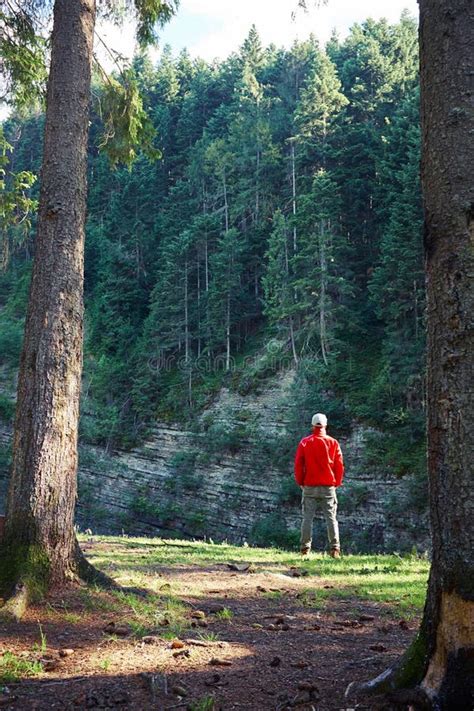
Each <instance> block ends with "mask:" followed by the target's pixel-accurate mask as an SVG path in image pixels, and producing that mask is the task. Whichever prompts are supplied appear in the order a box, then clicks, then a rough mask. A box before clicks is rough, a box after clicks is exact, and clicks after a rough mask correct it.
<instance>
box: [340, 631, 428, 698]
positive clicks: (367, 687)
mask: <svg viewBox="0 0 474 711" xmlns="http://www.w3.org/2000/svg"><path fill="white" fill-rule="evenodd" d="M425 667H426V644H425V641H424V637H423V635H422V634H421V632H419V633H418V635H417V637H416V638H415V639H414V641H413V642H412V644H411V646H410V647H409V648H408V649H407V651H406V652H405V654H404V655H403V656H402V657H401V658H400V659H399V660H398V661H397V662H396V663H395V664H394V665H393V666H392V667H389V668H388V669H386V670H385V671H384V672H382V674H379V676H377V677H376V678H375V679H371V680H370V681H365V682H355V681H353V682H352V683H351V684H349V686H348V687H347V689H346V693H345V698H346V699H352V698H354V697H359V696H375V695H387V696H388V697H390V698H391V700H393V701H395V702H397V697H398V698H400V693H409V694H410V695H411V697H412V700H413V702H414V703H415V708H420V709H423V708H430V706H431V704H430V705H429V706H426V703H427V702H429V699H428V696H427V695H426V693H425V692H424V691H423V690H422V689H419V688H418V687H417V684H418V683H419V682H420V681H421V680H422V678H423V673H424V670H425ZM422 699H423V700H422ZM423 704H425V705H424V706H423Z"/></svg>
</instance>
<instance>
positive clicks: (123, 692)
mask: <svg viewBox="0 0 474 711" xmlns="http://www.w3.org/2000/svg"><path fill="white" fill-rule="evenodd" d="M137 555H138V553H137ZM242 567H245V566H242ZM299 572H300V571H299V570H298V569H296V571H295V570H291V569H290V570H288V571H286V572H281V571H278V572H272V571H271V570H265V571H256V572H252V568H250V569H247V570H231V569H229V567H228V566H227V565H223V564H216V565H210V566H208V567H205V568H204V567H201V566H197V565H196V566H194V565H172V566H169V567H162V568H161V569H160V571H159V576H160V582H161V581H163V582H162V584H161V589H163V590H166V587H167V586H169V587H170V589H171V588H172V589H173V590H174V591H178V594H179V598H180V599H181V600H182V601H183V602H184V603H185V605H186V608H185V615H186V617H187V623H188V624H187V627H186V629H185V630H184V631H183V632H182V634H181V635H180V636H179V638H176V639H164V638H163V637H162V635H163V631H164V630H165V631H166V624H167V620H166V619H162V620H161V622H160V626H159V628H157V629H156V630H155V631H151V632H149V631H147V632H149V633H147V634H145V636H141V635H137V633H136V630H135V631H134V630H133V629H131V628H130V627H129V617H127V614H126V613H125V612H121V611H117V608H115V609H108V608H107V602H106V600H105V602H103V604H100V605H98V606H94V605H91V604H87V599H86V598H85V596H84V590H82V589H81V588H74V589H71V590H69V591H68V592H67V593H66V594H64V593H63V594H61V596H52V597H50V598H49V599H48V601H47V603H46V604H44V603H43V604H42V605H41V607H32V608H30V609H29V610H28V612H27V616H26V617H25V619H24V620H23V621H22V622H21V623H18V624H9V625H5V624H2V625H1V626H0V653H3V652H5V651H9V652H13V653H15V654H16V655H18V656H20V657H22V658H25V659H31V658H32V657H35V658H37V659H41V660H42V664H43V667H44V671H43V672H42V673H41V674H40V675H39V676H36V677H34V678H31V679H28V678H27V679H23V680H22V681H21V682H17V683H11V684H7V688H6V689H5V688H3V690H2V692H1V693H0V708H2V709H24V710H29V709H31V710H38V711H39V710H41V711H43V710H44V711H46V710H49V709H100V708H107V709H133V710H137V711H139V710H141V709H143V710H147V709H150V710H151V709H154V710H157V711H159V710H163V711H164V710H165V709H180V708H181V709H191V710H192V711H211V710H212V709H215V710H223V711H230V710H231V709H249V710H250V709H252V710H254V711H264V710H266V709H269V710H270V709H272V710H281V711H283V710H284V709H290V708H297V709H300V711H305V710H308V711H309V710H310V709H314V710H315V711H329V710H331V711H333V710H336V709H337V710H340V709H344V710H345V711H346V710H348V709H355V708H357V709H358V710H361V711H362V710H364V709H375V708H377V706H376V705H375V702H373V703H372V702H369V703H367V702H364V703H360V704H355V703H354V702H352V703H347V702H345V700H344V691H345V689H346V687H347V685H348V684H349V683H350V682H351V681H356V680H365V679H369V678H373V677H374V676H376V675H378V674H379V673H381V672H382V671H384V669H386V668H387V666H389V665H390V664H391V663H392V662H393V661H394V660H395V659H396V657H397V656H398V655H399V654H400V653H401V652H402V651H403V650H404V649H406V647H407V645H408V644H409V642H410V640H411V638H412V637H413V635H414V632H415V630H416V628H417V621H416V620H410V621H406V620H404V619H399V618H397V617H395V616H393V615H392V614H391V611H390V608H389V607H388V606H387V605H386V604H377V603H367V602H365V601H360V600H358V599H355V598H347V599H337V598H334V599H332V600H331V599H329V600H327V601H326V602H325V604H324V605H323V606H321V605H319V606H315V605H314V604H312V602H311V594H310V593H309V592H308V588H309V587H311V589H314V588H315V587H317V586H322V587H326V589H327V587H328V585H330V582H328V581H327V580H326V581H325V580H324V579H319V578H318V579H314V578H312V579H311V582H310V584H309V583H308V578H305V577H293V576H294V575H296V576H297V575H298V574H299ZM41 635H43V637H41ZM41 639H42V640H43V641H42V644H41Z"/></svg>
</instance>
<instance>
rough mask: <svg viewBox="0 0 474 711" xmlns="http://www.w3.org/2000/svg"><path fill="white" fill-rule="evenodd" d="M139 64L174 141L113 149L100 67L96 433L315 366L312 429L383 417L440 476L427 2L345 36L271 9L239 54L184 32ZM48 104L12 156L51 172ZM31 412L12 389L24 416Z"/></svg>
mask: <svg viewBox="0 0 474 711" xmlns="http://www.w3.org/2000/svg"><path fill="white" fill-rule="evenodd" d="M133 71H134V74H135V77H136V82H137V84H138V86H139V87H140V90H141V92H142V94H143V96H144V103H145V108H146V110H147V112H148V114H149V116H150V117H151V120H152V123H153V126H154V128H155V129H156V136H155V138H154V145H155V146H156V148H158V149H159V151H160V152H161V154H162V155H161V158H160V159H158V160H150V158H149V157H147V156H145V155H139V156H138V157H137V159H136V160H135V162H134V163H133V165H132V166H131V167H130V168H128V167H121V166H120V165H119V166H113V165H112V164H111V161H110V154H109V155H106V153H105V152H104V151H101V150H100V149H99V144H100V143H101V142H103V140H104V139H103V136H102V134H101V129H100V125H99V124H100V121H99V115H100V113H101V110H102V102H103V101H105V99H106V97H105V96H104V94H103V93H102V90H101V89H100V87H99V82H98V81H97V83H96V86H95V88H94V92H93V94H94V97H93V114H92V116H91V122H92V127H91V137H90V148H89V177H90V180H89V185H90V188H89V202H88V222H87V239H86V280H85V289H86V345H85V358H84V367H85V372H84V384H83V401H82V421H81V437H82V440H83V441H85V442H93V443H99V444H106V445H108V446H109V447H110V446H130V445H131V444H134V443H136V442H137V441H140V440H141V439H142V438H143V437H144V436H146V432H147V427H148V426H149V425H150V423H152V422H153V420H154V419H155V418H157V417H160V418H169V419H174V420H177V421H179V422H182V423H183V426H185V424H186V423H192V420H193V417H194V416H195V415H196V414H197V413H199V412H201V411H202V409H203V407H205V405H206V403H207V402H208V401H209V399H210V398H211V397H212V396H213V394H214V393H216V392H217V391H218V390H219V388H220V387H222V386H226V387H230V388H235V389H236V390H237V391H238V392H240V393H241V394H244V395H248V396H249V397H252V393H253V392H256V391H258V389H259V388H261V387H264V385H265V381H266V379H267V378H268V377H270V376H272V375H275V374H278V373H280V372H283V371H284V370H286V369H288V368H295V370H296V378H295V380H294V383H293V385H292V391H291V395H290V398H289V401H288V403H287V405H288V412H289V413H290V415H289V418H290V423H289V429H290V433H291V434H292V435H293V434H294V435H295V436H296V435H297V434H298V435H302V434H303V433H304V431H305V430H306V429H307V427H308V421H309V420H308V415H309V414H310V413H312V412H313V411H315V410H321V411H326V412H327V413H328V416H329V419H330V422H331V431H332V432H333V433H336V434H341V433H343V432H345V431H347V430H348V429H349V428H350V426H351V423H353V422H356V421H360V422H362V423H365V424H366V425H369V426H372V427H374V429H375V430H376V431H378V432H379V433H381V436H380V437H379V438H378V439H377V440H374V443H373V445H372V448H373V451H372V452H371V455H372V456H373V458H374V459H375V460H376V461H378V462H379V463H380V464H386V465H390V466H392V467H393V468H394V470H395V471H396V472H397V473H400V474H403V473H405V472H418V473H420V474H421V473H422V472H423V470H424V442H423V439H424V431H423V430H424V415H423V406H424V403H423V396H422V393H423V390H424V388H423V371H424V356H423V352H424V325H423V319H424V276H423V257H422V235H421V226H422V212H421V197H420V186H419V147H420V132H419V115H418V48H417V27H416V23H415V21H414V20H413V19H411V18H410V17H409V16H406V15H403V16H402V18H401V20H400V22H399V23H398V24H396V25H390V24H388V23H387V22H385V21H380V22H374V21H372V20H367V21H366V22H365V23H363V24H362V25H355V26H354V27H353V28H352V30H351V32H350V33H349V35H348V37H347V38H346V39H344V40H343V41H340V40H338V39H337V37H333V38H332V39H331V40H330V41H329V42H328V44H327V46H326V47H325V49H322V48H321V47H320V46H319V45H318V42H317V41H316V40H315V39H310V40H308V41H305V42H297V43H295V44H294V45H293V46H292V48H291V49H289V50H285V49H280V48H277V47H275V46H269V47H267V48H264V47H263V46H262V44H261V42H260V39H259V36H258V33H257V31H256V29H255V28H252V29H251V30H250V32H249V35H248V37H247V39H246V40H245V42H244V44H243V45H242V47H241V49H240V51H239V52H238V53H237V54H232V55H231V56H230V57H229V58H228V59H226V60H224V61H216V62H212V63H209V62H205V61H202V60H193V59H191V58H190V57H189V56H188V55H187V54H186V53H184V52H183V53H182V54H180V55H179V56H178V57H173V56H172V54H171V52H170V51H169V50H167V49H166V48H165V49H164V50H163V52H162V54H161V58H160V60H159V61H158V63H157V64H156V65H154V64H153V63H152V62H151V61H150V60H149V59H148V58H147V57H146V56H137V57H136V58H135V59H134V62H133ZM127 76H128V77H130V74H128V75H127ZM118 78H119V80H120V77H118ZM42 123H43V122H42V115H41V113H40V112H38V113H35V114H30V115H28V116H22V117H19V116H12V117H10V118H9V119H8V120H7V121H5V123H4V133H5V137H6V139H7V140H8V142H9V144H10V145H12V146H13V148H14V150H13V152H12V153H11V154H9V155H11V166H10V167H11V169H12V170H13V171H15V172H18V171H21V170H30V171H32V172H34V173H38V172H39V166H40V159H41V136H42ZM112 158H113V154H112ZM35 187H36V186H35ZM33 190H35V188H34V189H33ZM33 222H34V221H33ZM33 229H34V224H33V225H32V230H31V233H30V234H28V235H26V236H25V235H24V233H23V232H22V231H21V226H17V227H15V228H12V229H11V230H10V231H9V233H8V234H5V235H4V236H3V240H4V241H3V245H2V246H3V248H4V250H5V252H6V251H8V264H7V266H6V269H5V270H4V271H3V272H2V273H0V367H3V370H4V371H5V370H8V369H10V370H13V369H15V368H16V365H17V362H18V357H19V351H20V345H21V338H22V329H23V318H24V312H25V309H26V301H27V290H28V280H29V273H30V267H31V259H32V252H33V240H32V233H33ZM7 242H8V245H7ZM7 246H8V249H7ZM11 410H12V408H11V406H10V403H9V402H8V399H7V398H6V397H5V396H1V395H0V415H1V416H2V417H3V419H8V418H9V417H10V416H11Z"/></svg>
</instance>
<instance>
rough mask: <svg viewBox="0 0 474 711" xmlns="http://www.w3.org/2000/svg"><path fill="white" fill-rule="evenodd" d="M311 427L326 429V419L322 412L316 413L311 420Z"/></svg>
mask: <svg viewBox="0 0 474 711" xmlns="http://www.w3.org/2000/svg"><path fill="white" fill-rule="evenodd" d="M311 424H312V426H313V427H327V424H328V418H327V417H326V415H323V413H322V412H317V413H316V414H315V415H313V417H312V419H311Z"/></svg>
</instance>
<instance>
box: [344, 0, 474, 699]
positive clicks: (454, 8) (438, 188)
mask: <svg viewBox="0 0 474 711" xmlns="http://www.w3.org/2000/svg"><path fill="white" fill-rule="evenodd" d="M420 65H421V119H422V132H423V133H422V136H423V143H422V187H423V197H424V213H425V256H426V280H427V281H426V284H427V323H428V363H427V366H428V367H427V391H428V392H427V402H428V474H429V483H430V496H429V498H430V512H431V531H432V540H433V560H432V566H431V572H430V579H429V584H428V596H427V600H426V605H425V610H424V615H423V620H422V623H421V627H420V631H419V633H418V637H417V639H416V640H415V642H414V644H413V645H412V647H411V648H410V649H409V650H408V652H407V653H406V655H405V657H404V658H402V660H401V662H400V663H398V664H397V665H396V667H395V668H394V669H392V670H388V671H387V672H385V673H384V674H382V675H381V677H379V678H378V679H376V680H374V681H373V682H369V683H368V684H365V685H362V687H361V686H358V687H357V686H352V688H351V687H350V688H349V689H348V692H349V695H350V694H351V692H353V693H354V692H359V693H360V692H362V691H379V692H380V691H387V690H389V691H390V690H392V691H393V690H395V689H397V688H401V687H407V686H408V687H410V686H411V687H414V686H416V685H418V690H420V691H421V692H422V693H423V695H424V697H425V700H426V701H427V702H428V704H429V707H431V708H434V709H437V710H440V711H441V710H442V711H444V710H446V711H454V709H455V710H456V711H468V710H470V709H472V708H474V688H473V686H474V505H473V500H472V482H473V470H474V460H473V452H474V408H473V383H474V358H473V354H474V328H473V314H474V285H473V275H474V151H473V136H474V92H473V77H474V5H473V3H472V0H454V1H453V0H420Z"/></svg>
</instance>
